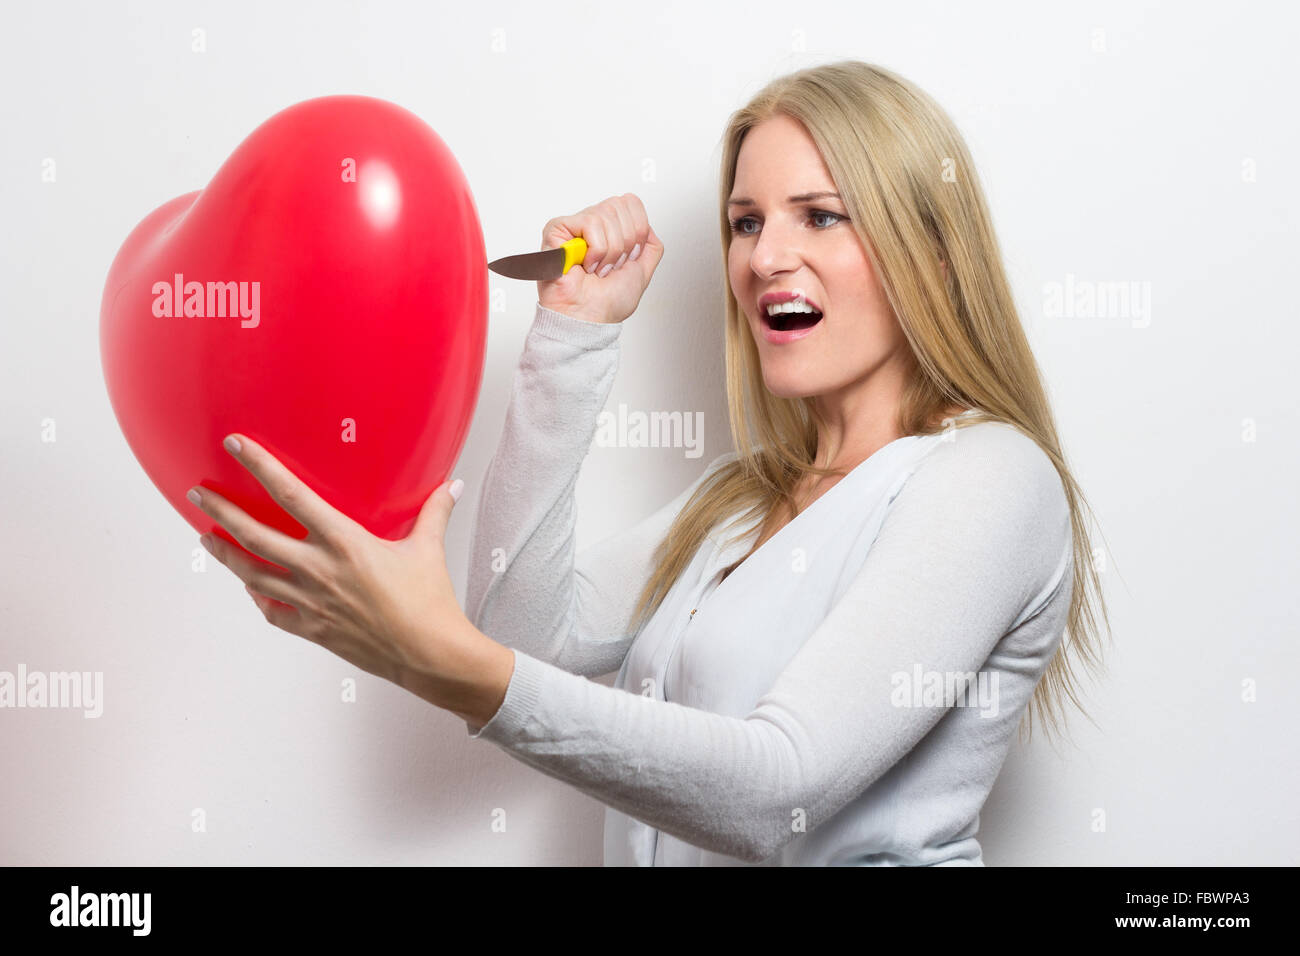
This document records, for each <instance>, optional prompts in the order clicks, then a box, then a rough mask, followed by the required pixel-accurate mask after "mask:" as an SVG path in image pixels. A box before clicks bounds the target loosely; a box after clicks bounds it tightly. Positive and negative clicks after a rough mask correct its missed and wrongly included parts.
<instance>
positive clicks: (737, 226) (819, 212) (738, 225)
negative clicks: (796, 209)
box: [731, 209, 848, 236]
mask: <svg viewBox="0 0 1300 956" xmlns="http://www.w3.org/2000/svg"><path fill="white" fill-rule="evenodd" d="M819 216H829V217H830V218H832V219H834V220H835V222H832V223H829V224H827V225H825V226H816V227H815V228H816V229H818V230H819V231H821V230H826V229H829V228H831V226H834V225H836V224H837V223H840V222H848V217H847V216H841V215H840V214H839V213H837V212H827V211H826V210H824V209H813V210H811V211H810V212H809V213H808V218H809V219H816V218H817V217H819ZM751 222H754V223H756V222H757V220H755V219H754V217H753V216H741V217H740V218H739V219H732V220H731V231H732V233H734V234H735V235H738V236H753V235H757V233H755V232H750V231H749V230H748V229H746V228H745V225H746V223H751Z"/></svg>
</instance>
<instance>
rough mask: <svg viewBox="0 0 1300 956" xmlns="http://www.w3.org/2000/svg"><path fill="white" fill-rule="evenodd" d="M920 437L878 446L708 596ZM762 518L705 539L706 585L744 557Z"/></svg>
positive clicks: (896, 439) (901, 439)
mask: <svg viewBox="0 0 1300 956" xmlns="http://www.w3.org/2000/svg"><path fill="white" fill-rule="evenodd" d="M922 437H925V436H921V435H903V436H902V437H900V438H895V439H894V440H893V441H890V442H886V443H885V444H884V445H881V446H880V447H879V448H877V449H876V450H875V451H874V452H872V453H871V454H870V455H868V456H867V457H866V458H864V459H863V460H862V461H861V462H859V463H858V464H856V465H854V466H853V467H852V468H850V469H849V471H848V472H847V473H846V474H845V475H844V477H843V478H841V479H840V480H839V481H837V482H835V484H833V485H831V487H829V488H827V489H826V490H825V491H824V492H822V494H820V495H819V496H818V497H817V498H815V499H813V500H812V501H811V502H809V504H808V506H807V507H805V508H804V509H803V510H802V511H800V512H799V513H798V514H797V515H795V516H794V518H792V519H791V520H790V521H787V522H786V523H785V524H783V525H782V526H781V527H780V528H778V529H777V530H776V533H775V534H773V535H772V536H771V537H770V538H768V539H767V540H766V541H764V542H763V543H762V544H761V545H759V546H758V548H757V549H755V550H754V553H753V554H750V555H749V556H748V557H746V558H745V560H744V561H741V562H740V564H739V565H738V566H737V567H736V568H735V570H733V571H732V572H731V573H730V574H728V575H727V576H726V577H725V578H723V579H722V580H720V581H717V583H716V584H712V586H711V587H710V588H709V589H708V593H710V594H711V593H713V592H716V591H718V590H719V589H720V588H722V586H723V585H725V584H726V583H727V582H728V581H731V580H732V579H734V578H735V577H736V575H738V574H740V573H741V569H743V568H745V567H746V566H747V565H749V563H750V562H751V561H753V560H754V559H755V558H757V557H758V556H759V555H760V554H763V553H764V550H765V549H767V547H768V545H770V544H772V543H773V542H774V541H776V540H777V539H779V538H781V537H782V535H785V534H786V532H787V531H788V530H789V529H790V528H792V527H794V526H795V525H796V524H797V523H798V522H799V521H801V520H802V519H803V518H804V517H805V516H806V515H808V514H810V513H813V512H817V510H818V507H819V506H820V505H822V503H823V502H824V501H826V499H828V498H831V497H832V496H834V495H835V493H836V492H838V491H839V490H840V489H841V488H843V487H844V486H845V485H848V484H851V483H854V482H855V479H856V478H858V477H859V476H860V475H862V474H864V473H866V472H868V471H874V470H875V469H876V468H877V467H878V466H880V465H881V464H882V463H883V462H884V461H885V460H887V459H889V458H892V457H893V455H894V454H895V453H896V452H897V451H898V450H899V449H900V448H903V447H905V446H907V445H910V444H912V443H914V442H916V441H918V440H919V439H921V438H922ZM765 517H766V516H765V515H763V514H758V515H756V516H754V517H751V518H749V519H747V520H746V521H745V522H744V523H743V524H742V525H740V526H739V528H743V530H738V529H736V530H726V526H725V525H724V528H723V529H720V530H719V531H717V532H715V533H713V534H710V536H709V537H710V538H711V539H712V540H713V541H714V549H713V554H712V556H711V557H710V558H709V561H708V564H707V565H706V567H705V571H704V579H705V580H706V581H709V582H713V581H715V580H716V579H717V577H718V575H719V574H720V573H721V572H722V570H723V569H724V568H726V567H728V566H729V565H731V564H733V563H735V561H736V559H737V558H739V557H740V556H741V555H744V554H745V553H746V552H747V551H748V550H749V547H750V545H751V544H752V542H753V537H754V533H755V532H756V531H758V530H759V529H761V528H762V526H763V520H764V518H765ZM728 538H734V540H732V541H731V543H730V544H727V543H724V542H725V541H726V539H728Z"/></svg>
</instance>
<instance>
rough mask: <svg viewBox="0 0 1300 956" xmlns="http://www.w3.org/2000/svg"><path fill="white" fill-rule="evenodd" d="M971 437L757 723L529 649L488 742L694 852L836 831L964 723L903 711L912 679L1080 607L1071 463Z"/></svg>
mask: <svg viewBox="0 0 1300 956" xmlns="http://www.w3.org/2000/svg"><path fill="white" fill-rule="evenodd" d="M964 432H965V433H959V437H958V440H957V441H954V442H952V443H950V444H942V443H941V444H937V445H936V446H935V448H934V449H933V450H932V451H931V452H929V453H928V454H927V455H926V456H925V457H923V458H922V459H921V461H920V463H919V464H918V466H917V467H916V469H915V470H914V471H913V473H912V474H911V476H910V477H909V478H908V479H907V480H906V481H905V483H904V484H903V486H902V488H901V490H900V491H899V493H898V494H897V496H896V497H895V499H894V500H893V502H892V504H891V506H890V508H889V511H888V512H887V514H886V516H885V520H884V522H883V524H882V526H881V529H880V533H879V535H878V537H877V538H876V540H875V542H874V544H873V546H872V548H871V550H870V551H869V552H868V554H867V558H866V560H865V563H864V564H863V566H862V568H861V570H860V571H859V573H858V574H857V575H856V576H855V577H854V579H853V581H852V582H851V583H850V586H849V588H848V589H847V591H846V592H845V593H844V595H843V596H842V598H841V599H840V600H839V602H838V603H837V604H836V605H835V606H834V607H833V608H832V609H831V611H830V612H829V614H828V615H827V616H826V618H825V619H824V621H823V622H822V623H821V624H820V625H819V626H818V627H817V628H816V629H815V630H814V631H813V632H812V633H811V635H810V637H809V638H808V640H807V641H806V642H805V643H804V645H803V646H802V647H801V648H800V650H799V651H798V652H797V653H796V654H795V655H794V656H793V657H792V658H791V660H790V661H789V662H788V664H787V665H786V667H785V668H784V670H783V671H782V672H781V673H780V675H779V676H778V678H777V679H776V681H775V682H774V683H773V685H772V687H771V688H770V690H769V691H768V692H767V693H765V694H764V695H763V696H762V697H760V698H759V699H758V701H757V704H756V706H755V707H754V709H753V710H752V711H751V712H750V713H749V714H748V715H747V716H746V717H744V718H736V717H731V716H723V715H719V714H714V713H710V712H707V711H703V710H698V709H694V708H691V707H687V706H684V705H682V704H678V703H676V702H672V701H659V700H655V699H653V698H651V697H647V696H642V695H640V694H634V693H631V692H628V691H625V690H622V689H618V688H611V687H605V686H604V685H601V684H597V683H594V682H592V681H590V680H587V679H586V678H584V677H581V676H577V675H574V674H571V673H568V672H566V671H563V670H561V669H559V668H557V667H554V666H552V665H550V664H547V663H546V662H544V661H541V660H538V659H537V658H535V657H533V656H530V655H529V654H527V653H521V652H520V651H518V650H516V652H515V669H514V674H513V676H512V678H511V681H510V684H509V687H508V689H507V693H506V696H505V699H504V700H503V702H502V704H501V706H500V708H499V709H498V710H497V712H496V714H494V715H493V717H492V718H491V719H490V720H489V721H488V722H487V723H486V724H485V725H484V726H482V727H481V728H478V729H477V731H476V732H472V734H471V735H472V736H473V737H475V738H482V739H485V740H490V741H492V742H493V743H495V744H497V745H498V746H499V747H500V748H502V749H504V750H505V751H506V752H508V753H510V754H511V755H512V756H514V757H515V758H516V759H518V760H520V761H522V762H523V763H526V764H528V765H530V766H532V767H534V768H536V769H538V770H540V771H541V772H543V773H545V774H547V775H549V776H551V777H554V778H556V779H559V780H563V781H566V782H568V783H569V784H571V785H572V786H574V787H576V788H577V789H578V790H581V791H582V792H584V793H586V794H588V795H589V796H591V797H593V798H595V799H598V800H600V801H602V802H603V803H605V804H607V805H609V806H611V807H614V808H615V809H617V810H619V811H621V812H623V813H625V814H627V815H629V816H631V817H634V818H635V819H638V820H640V821H641V822H643V823H645V824H647V825H649V826H652V827H655V828H657V829H659V830H662V831H665V832H667V833H670V834H673V835H674V836H677V837H679V838H680V839H683V840H685V841H687V842H689V843H691V844H694V845H696V846H699V847H702V848H704V849H706V850H711V851H714V852H718V853H723V854H727V855H730V856H735V857H739V858H741V859H744V860H746V861H749V862H761V861H763V860H766V859H767V858H769V857H770V856H771V855H772V854H773V853H775V852H777V851H778V850H779V849H780V848H781V847H782V846H784V845H785V844H786V843H787V842H789V841H790V840H791V839H792V838H793V835H794V834H793V833H792V832H791V815H792V812H793V811H795V810H796V809H798V808H802V809H803V811H804V812H805V814H806V819H807V821H808V826H809V828H811V827H813V826H816V825H818V824H819V823H821V822H823V821H824V820H826V819H828V818H829V817H830V816H832V815H833V814H834V813H835V812H837V811H838V810H839V809H840V808H842V807H843V806H845V805H846V804H847V803H848V802H849V801H850V800H852V799H853V798H854V797H855V796H856V795H858V794H860V793H861V792H862V791H864V790H865V789H866V788H867V787H869V786H870V785H871V784H872V783H873V782H874V781H876V780H877V779H879V778H880V777H881V776H882V775H883V774H884V773H885V772H886V771H887V770H888V769H889V768H890V767H891V766H892V765H893V764H895V763H896V762H897V761H898V760H899V759H900V758H901V757H902V756H903V755H905V754H906V753H907V752H908V751H909V750H911V749H912V748H913V747H914V746H916V744H917V743H918V742H919V741H920V740H921V739H922V738H923V737H924V736H925V735H926V734H927V733H928V732H929V731H930V729H931V728H932V727H934V725H935V724H936V723H937V722H938V721H939V720H940V719H941V718H942V717H943V716H944V714H945V713H946V712H947V709H946V708H945V707H943V706H926V707H903V706H897V705H896V704H895V703H894V701H893V698H892V697H891V693H892V692H893V688H894V683H895V682H894V680H893V678H894V676H895V675H897V674H900V673H910V672H911V671H912V670H913V668H914V666H917V665H920V666H922V667H924V668H925V669H926V670H929V671H938V672H945V673H960V674H966V673H969V672H975V671H979V670H981V668H982V667H983V666H984V665H985V663H986V661H988V659H989V657H990V654H991V653H992V652H993V650H994V648H995V646H996V645H998V643H999V641H1001V639H1002V638H1003V637H1004V636H1005V635H1006V634H1008V632H1009V631H1011V630H1012V629H1014V628H1015V627H1016V626H1018V625H1019V624H1020V623H1021V622H1022V621H1024V620H1027V619H1028V618H1030V617H1031V616H1033V615H1034V614H1036V613H1038V611H1040V610H1041V609H1042V608H1043V607H1045V606H1046V605H1047V603H1048V602H1049V601H1050V600H1052V599H1053V598H1054V597H1061V598H1063V599H1064V600H1066V601H1067V602H1068V600H1069V594H1068V589H1069V588H1070V587H1071V577H1070V574H1069V569H1070V567H1071V564H1072V559H1071V543H1070V515H1069V509H1068V504H1067V500H1066V498H1065V494H1064V490H1063V487H1062V484H1061V481H1060V479H1059V477H1058V474H1057V472H1056V469H1055V467H1054V466H1053V465H1052V463H1051V461H1050V459H1048V458H1047V456H1046V455H1045V454H1044V453H1043V452H1042V451H1041V449H1039V448H1038V446H1037V444H1036V443H1034V442H1033V441H1032V440H1031V439H1029V438H1028V437H1027V436H1025V435H1023V434H1022V433H1020V432H1019V431H1018V430H1016V429H1014V428H1013V427H1012V426H1009V425H998V424H995V425H993V426H992V427H991V428H984V429H979V428H975V429H969V430H964ZM977 433H978V434H977ZM1062 589H1066V590H1067V593H1066V594H1064V595H1060V594H1059V593H1058V592H1060V591H1061V590H1062ZM755 599H756V600H761V599H762V596H761V594H756V595H755ZM755 639H756V640H757V639H761V635H755ZM1056 640H1059V635H1058V636H1057V638H1056ZM1018 653H1024V655H1025V656H1024V658H1023V659H1022V660H1019V661H1016V662H1015V663H1014V664H1013V665H1012V668H1013V670H1016V671H1018V672H1019V673H1020V674H1021V675H1022V676H1024V675H1027V679H1028V680H1031V681H1033V682H1037V680H1038V678H1039V677H1040V676H1041V672H1042V669H1043V668H1044V667H1045V661H1044V660H1043V659H1042V658H1047V657H1050V654H1046V655H1040V656H1034V655H1030V654H1029V653H1028V652H1027V651H1023V652H1022V651H1017V650H1016V649H1015V648H1014V647H1007V648H1004V649H1002V654H1001V655H1000V658H1001V659H1002V660H1003V662H1004V663H1003V664H1002V666H1006V664H1005V660H1006V659H1007V655H1015V654H1018ZM1021 710H1023V705H1022V707H1021Z"/></svg>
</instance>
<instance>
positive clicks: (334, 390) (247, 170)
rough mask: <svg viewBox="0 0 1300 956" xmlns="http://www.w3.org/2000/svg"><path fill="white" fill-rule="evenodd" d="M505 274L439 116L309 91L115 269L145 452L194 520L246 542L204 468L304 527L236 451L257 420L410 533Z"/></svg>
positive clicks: (112, 386) (338, 491) (113, 351)
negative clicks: (224, 525)
mask: <svg viewBox="0 0 1300 956" xmlns="http://www.w3.org/2000/svg"><path fill="white" fill-rule="evenodd" d="M487 291H488V290H487V255H486V250H485V248H484V243H483V232H482V228H481V226H480V224H479V218H478V212H477V209H476V207H475V204H474V199H473V196H472V195H471V193H470V189H469V185H468V183H467V182H466V180H465V176H464V173H463V172H462V170H461V168H460V166H459V165H458V164H457V162H456V160H455V158H454V157H453V156H452V154H451V151H450V150H449V149H448V148H447V146H446V144H445V143H444V142H443V141H442V139H441V138H439V136H438V134H437V133H435V132H434V131H433V130H432V129H431V128H430V127H429V126H428V125H426V124H425V123H424V122H423V121H422V120H420V118H419V117H417V116H415V115H414V114H413V113H410V112H408V111H407V110H405V109H402V108H401V107H399V106H396V105H394V104H392V103H388V102H385V101H384V100H379V99H374V98H371V97H365V96H326V97H321V98H318V99H312V100H307V101H305V102H302V103H298V104H296V105H294V106H291V107H289V108H288V109H285V110H283V111H281V112H279V113H277V114H275V115H274V116H272V117H271V118H270V119H268V120H267V121H266V122H265V123H263V124H262V125H261V126H259V127H258V128H257V129H255V130H254V131H253V132H252V134H251V135H250V136H249V137H248V138H247V139H245V140H244V141H243V142H242V143H241V144H240V145H239V148H238V149H236V150H235V152H234V154H233V155H231V157H230V158H229V159H228V160H226V162H225V163H224V164H223V165H222V167H221V168H220V169H219V170H218V171H217V174H216V176H214V177H213V179H212V182H211V183H209V184H208V186H207V188H206V189H203V190H200V191H199V192H197V193H190V194H188V195H185V196H180V197H177V198H176V199H173V200H171V201H170V202H167V203H165V204H163V205H162V206H160V207H159V208H158V209H155V210H154V211H153V212H152V213H150V214H149V215H148V216H146V217H145V219H144V220H143V221H142V222H141V223H140V224H139V225H138V226H136V227H135V229H134V230H132V232H131V234H130V235H129V236H128V237H127V239H126V241H125V242H124V243H123V244H122V248H121V249H120V250H119V251H118V253H117V257H116V258H115V259H114V260H113V265H112V267H111V268H110V269H109V273H108V280H107V282H106V283H105V285H104V299H103V304H102V307H101V311H100V353H101V358H102V361H103V367H104V379H105V382H106V384H107V387H108V394H109V398H110V400H111V401H112V405H113V411H114V413H115V414H116V415H117V420H118V423H119V424H120V425H121V428H122V433H123V435H124V436H125V437H126V441H127V444H128V445H129V446H130V447H131V451H132V452H133V453H134V454H135V456H136V458H137V459H138V460H139V462H140V464H141V465H142V466H143V467H144V470H145V472H146V473H147V474H148V475H149V477H150V478H151V479H152V480H153V482H154V484H155V485H157V487H158V489H159V490H160V491H161V492H162V493H163V496H164V497H165V498H166V499H167V500H168V501H169V502H171V504H172V507H174V508H176V510H177V511H179V512H180V513H181V515H182V516H183V517H184V518H185V520H186V521H188V522H189V523H190V524H191V525H193V526H194V528H196V529H197V530H198V531H200V532H206V531H216V533H218V534H220V535H221V536H222V537H223V538H225V539H226V540H227V541H232V542H233V538H231V537H230V535H228V534H227V533H225V531H224V530H219V529H218V526H216V525H215V523H214V522H213V521H212V519H211V518H209V517H208V516H207V515H206V514H204V513H203V512H202V511H200V510H199V509H198V508H196V507H195V506H194V505H192V504H191V503H190V502H189V500H188V499H187V498H186V497H185V493H186V491H187V490H189V489H190V488H191V487H193V486H194V485H202V486H204V487H207V488H212V489H214V490H215V491H217V492H219V493H220V494H222V495H224V496H225V497H227V498H229V499H230V500H231V501H233V502H234V503H235V504H236V505H238V506H239V507H240V508H242V509H244V510H245V511H246V512H248V513H249V514H250V515H251V516H252V517H254V518H256V519H257V520H258V521H261V522H263V523H265V524H268V525H271V526H273V527H276V528H278V529H279V530H281V531H283V532H285V533H286V534H290V535H292V536H293V537H296V538H302V537H305V536H306V534H307V530H306V529H305V528H303V527H302V526H301V525H300V524H299V523H298V522H297V521H295V520H294V519H293V518H291V517H290V516H289V515H288V514H287V513H286V512H285V511H284V510H283V509H281V508H280V506H279V505H278V504H276V503H275V502H274V501H273V500H272V499H271V497H270V496H269V495H268V494H267V493H266V491H265V490H264V489H263V488H262V486H261V484H260V483H259V482H258V481H257V480H256V479H255V478H254V477H253V475H252V474H251V473H250V472H249V471H248V470H247V469H245V468H244V467H243V466H242V465H241V464H239V462H238V461H236V460H235V459H234V458H232V457H231V456H230V455H229V454H228V453H227V452H226V451H225V450H224V449H223V448H222V446H221V441H222V439H223V438H224V437H225V436H226V435H228V434H230V433H231V432H239V433H241V434H244V435H247V436H249V437H250V438H252V439H253V440H254V441H257V442H259V443H261V444H262V445H264V446H265V447H266V448H267V449H268V450H269V451H270V453H271V454H272V455H274V456H275V457H276V458H278V459H279V460H280V461H281V462H283V463H284V464H285V465H286V466H287V467H288V468H289V470H290V471H292V472H294V473H295V474H296V475H298V477H300V478H301V479H302V480H303V481H304V482H306V483H307V485H308V486H310V487H311V488H312V489H313V490H314V491H316V493H317V494H319V495H320V496H321V497H322V498H324V499H325V501H327V502H329V504H331V505H332V506H333V507H335V508H337V509H338V510H339V511H341V512H343V513H344V514H346V515H348V516H349V517H351V518H352V519H354V520H355V521H357V522H359V523H360V524H361V525H363V526H364V527H366V528H367V529H368V530H369V531H371V532H372V533H373V534H376V535H379V536H381V537H385V538H389V539H396V538H400V537H404V536H405V535H406V534H407V533H409V531H410V530H411V528H412V526H413V525H414V523H415V518H416V515H417V514H418V512H419V510H420V507H421V506H422V505H423V504H424V501H425V500H426V499H427V498H428V496H429V495H430V494H432V493H433V491H434V490H435V489H437V487H438V486H439V485H441V484H442V483H443V482H444V481H445V480H446V479H447V477H448V475H449V473H450V470H451V468H452V466H453V465H454V464H455V462H456V459H457V458H458V456H459V455H460V451H461V448H462V446H463V444H464V441H465V436H466V434H467V433H468V431H469V425H470V420H471V419H472V417H473V413H474V404H475V401H476V399H477V396H478V390H479V386H480V384H481V382H482V377H483V357H484V349H485V346H486V341H487Z"/></svg>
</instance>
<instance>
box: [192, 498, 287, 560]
mask: <svg viewBox="0 0 1300 956" xmlns="http://www.w3.org/2000/svg"><path fill="white" fill-rule="evenodd" d="M189 495H190V500H191V501H194V498H195V497H196V496H197V497H198V501H194V503H195V504H196V505H197V506H198V508H199V510H200V511H202V512H203V513H204V514H205V515H207V516H208V517H210V518H212V520H213V521H215V522H216V523H217V524H219V525H220V526H221V527H223V528H225V529H226V531H227V532H229V534H230V536H231V537H232V538H234V539H235V540H236V541H238V542H239V545H240V547H242V548H243V549H244V550H245V551H248V552H250V553H251V554H255V555H257V556H258V557H260V558H264V559H266V560H267V561H270V562H271V563H272V564H278V565H279V566H280V567H282V568H286V569H288V570H293V571H296V570H299V569H300V568H301V566H302V562H303V560H304V559H305V558H306V557H307V554H308V552H309V550H310V546H309V545H306V544H303V542H301V541H299V540H298V539H297V538H291V537H289V536H288V535H287V534H285V533H283V532H282V531H277V530H276V529H275V528H272V527H270V526H269V525H265V524H262V522H260V521H258V520H257V519H255V518H253V517H252V516H251V515H249V514H248V512H246V511H244V509H243V508H240V507H239V506H238V505H236V504H235V503H234V502H232V501H230V500H229V499H228V498H226V497H225V496H224V495H221V494H218V493H217V492H215V491H213V490H212V489H211V488H205V487H203V486H198V487H195V488H191V489H190V491H189ZM213 537H216V536H215V535H213Z"/></svg>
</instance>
